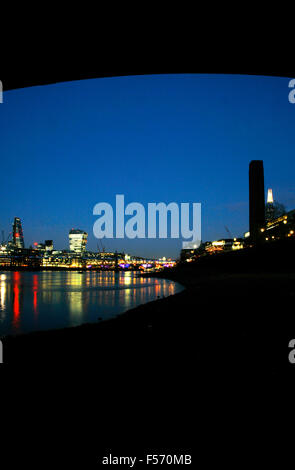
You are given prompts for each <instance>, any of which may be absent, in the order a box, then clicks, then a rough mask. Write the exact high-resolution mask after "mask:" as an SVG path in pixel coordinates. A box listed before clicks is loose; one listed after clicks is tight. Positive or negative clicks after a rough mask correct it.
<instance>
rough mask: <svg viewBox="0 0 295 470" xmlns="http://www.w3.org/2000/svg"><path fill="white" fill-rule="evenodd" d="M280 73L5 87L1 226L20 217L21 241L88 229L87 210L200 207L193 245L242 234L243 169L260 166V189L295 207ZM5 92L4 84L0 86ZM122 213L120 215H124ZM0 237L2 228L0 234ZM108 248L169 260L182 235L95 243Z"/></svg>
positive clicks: (291, 114) (290, 116)
mask: <svg viewBox="0 0 295 470" xmlns="http://www.w3.org/2000/svg"><path fill="white" fill-rule="evenodd" d="M288 83H289V79H288V78H276V77H255V76H235V75H233V76H231V75H191V74H188V75H158V76H157V75H152V76H148V75H147V76H134V77H118V78H103V79H92V80H83V81H74V82H67V83H60V84H55V85H46V86H38V87H31V88H25V89H19V90H11V91H6V92H4V95H3V104H0V129H1V130H0V136H1V139H0V155H1V195H2V197H1V203H0V230H4V231H5V236H6V237H7V235H8V233H9V232H10V231H11V224H12V223H13V218H14V217H15V216H17V217H20V218H21V220H22V224H23V231H24V239H25V245H26V247H28V246H29V245H31V244H33V243H34V242H36V241H37V242H44V240H45V239H53V241H54V246H55V248H57V249H63V248H66V249H68V248H69V245H68V232H69V230H70V229H71V228H80V229H82V230H85V231H87V232H88V234H89V235H88V244H87V248H88V249H90V250H96V247H97V240H96V238H95V237H94V235H93V224H94V222H95V220H96V219H97V216H94V215H93V207H94V205H95V204H96V203H98V202H108V203H110V204H112V205H113V208H114V209H115V196H116V194H124V195H125V201H126V204H128V203H129V202H133V201H135V202H140V203H142V204H143V205H144V206H145V208H146V209H147V203H148V202H165V203H167V204H168V203H169V202H177V203H181V202H190V203H193V202H200V203H201V204H202V240H203V241H206V240H213V239H218V238H228V237H229V235H228V233H227V232H226V230H225V226H227V227H228V228H229V230H230V231H231V233H232V235H233V236H234V237H238V236H243V233H244V232H246V231H248V166H249V162H250V161H251V160H256V159H259V160H260V159H262V160H263V161H264V175H265V191H267V188H268V187H271V188H272V189H273V193H274V198H275V200H277V201H279V202H280V203H283V204H285V206H286V208H287V209H293V208H295V192H294V189H295V188H294V186H295V185H294V167H295V164H294V157H295V141H294V129H295V104H290V102H289V100H288V94H289V91H290V89H289V88H288ZM3 87H4V89H5V83H4V84H3ZM127 219H128V217H126V220H127ZM0 233H1V232H0ZM102 244H103V245H104V247H105V249H106V251H111V250H115V249H117V250H118V251H122V250H125V251H126V252H128V253H131V254H134V255H144V256H148V257H149V256H150V257H158V256H166V257H173V258H176V257H177V256H178V255H179V251H180V249H181V245H182V244H181V240H175V239H170V240H169V239H168V240H159V239H156V240H148V239H135V240H129V239H123V240H116V239H113V240H110V239H104V240H102Z"/></svg>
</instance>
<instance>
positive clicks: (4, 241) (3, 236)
mask: <svg viewBox="0 0 295 470" xmlns="http://www.w3.org/2000/svg"><path fill="white" fill-rule="evenodd" d="M1 232H2V245H6V243H7V242H8V240H9V238H10V237H11V235H12V232H10V233H9V234H8V237H7V238H6V240H5V235H4V230H1Z"/></svg>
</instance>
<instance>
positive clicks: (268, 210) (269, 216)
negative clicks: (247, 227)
mask: <svg viewBox="0 0 295 470" xmlns="http://www.w3.org/2000/svg"><path fill="white" fill-rule="evenodd" d="M273 202H274V201H273V194H272V189H269V190H268V191H267V202H266V206H265V219H266V222H270V221H271V220H273V219H274V204H273Z"/></svg>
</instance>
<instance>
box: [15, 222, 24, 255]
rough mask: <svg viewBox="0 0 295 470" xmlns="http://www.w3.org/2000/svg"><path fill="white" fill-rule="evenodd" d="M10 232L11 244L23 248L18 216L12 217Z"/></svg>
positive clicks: (21, 230)
mask: <svg viewBox="0 0 295 470" xmlns="http://www.w3.org/2000/svg"><path fill="white" fill-rule="evenodd" d="M12 233H13V244H14V246H15V247H16V248H24V247H25V243H24V236H23V229H22V224H21V220H20V219H19V218H18V217H15V218H14V223H13V225H12Z"/></svg>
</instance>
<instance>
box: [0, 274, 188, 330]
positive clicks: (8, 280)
mask: <svg viewBox="0 0 295 470" xmlns="http://www.w3.org/2000/svg"><path fill="white" fill-rule="evenodd" d="M182 290H183V287H182V286H181V285H180V284H177V283H175V282H173V281H170V280H166V279H156V278H148V277H138V276H137V275H136V274H135V273H133V272H118V273H116V272H114V271H104V272H94V271H92V272H90V271H85V272H83V273H79V272H78V271H39V272H25V271H14V272H12V271H6V272H5V271H2V272H0V336H2V337H3V336H5V335H8V334H20V333H27V332H30V331H39V330H48V329H53V328H64V327H71V326H77V325H81V324H83V323H93V322H95V323H96V322H98V321H103V320H107V319H109V318H113V317H116V316H117V315H119V314H121V313H123V312H125V311H126V310H129V309H131V308H133V307H137V306H138V305H140V304H143V303H146V302H149V301H152V300H156V299H157V298H162V297H167V296H168V295H173V294H176V293H177V292H181V291H182Z"/></svg>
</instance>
